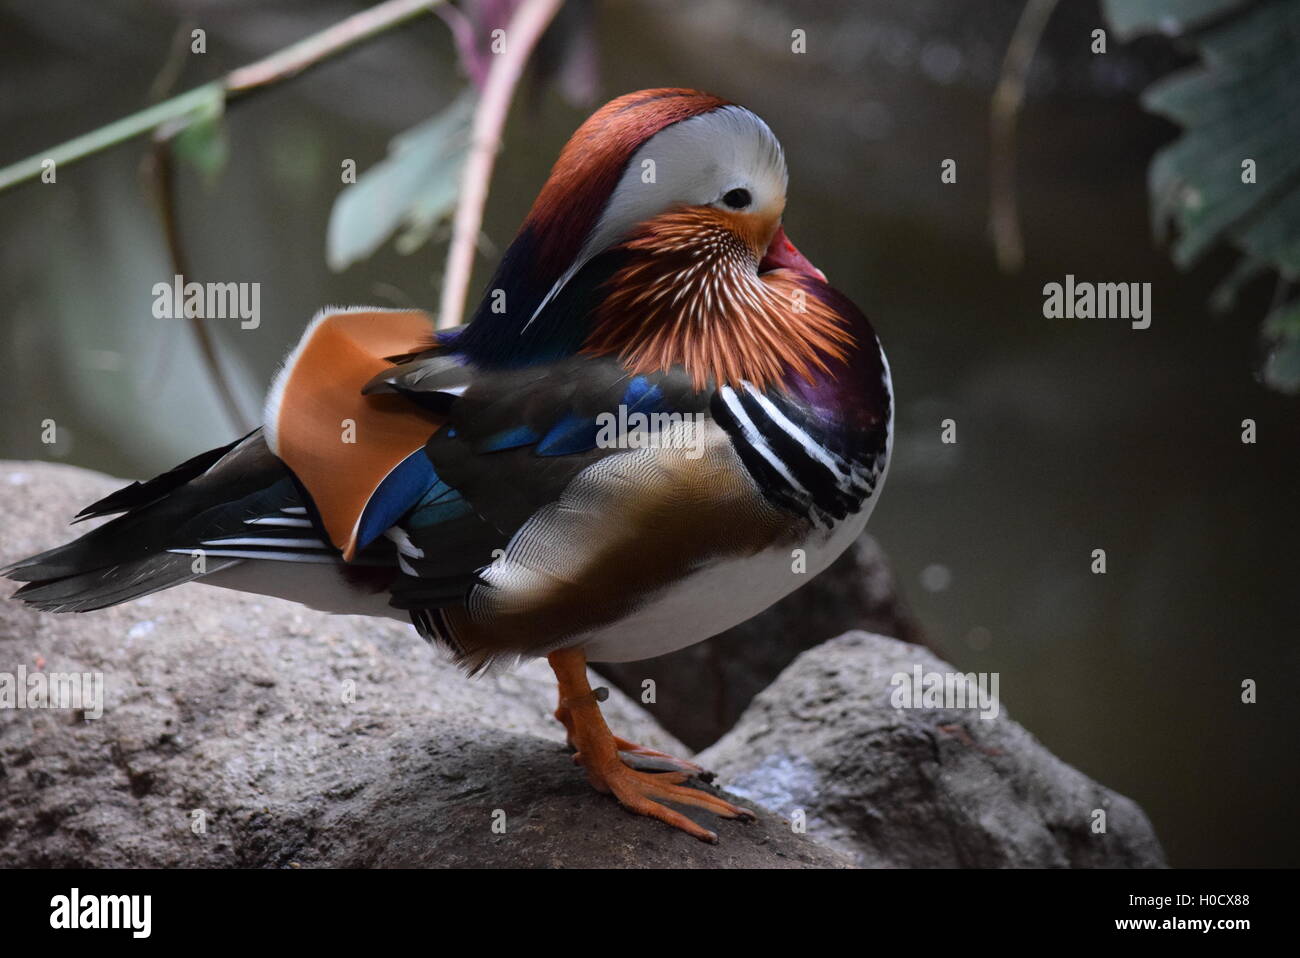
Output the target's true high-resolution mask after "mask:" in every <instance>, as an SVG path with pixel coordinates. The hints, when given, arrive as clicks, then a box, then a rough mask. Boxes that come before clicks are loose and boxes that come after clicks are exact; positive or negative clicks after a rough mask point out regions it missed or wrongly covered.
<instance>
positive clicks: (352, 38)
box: [0, 0, 445, 191]
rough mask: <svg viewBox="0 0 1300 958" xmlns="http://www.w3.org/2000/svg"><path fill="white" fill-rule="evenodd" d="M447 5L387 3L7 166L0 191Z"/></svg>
mask: <svg viewBox="0 0 1300 958" xmlns="http://www.w3.org/2000/svg"><path fill="white" fill-rule="evenodd" d="M443 2H445V0H386V2H385V3H380V4H378V5H376V6H374V7H371V8H370V9H369V10H362V11H361V12H360V13H356V14H353V15H352V16H350V17H348V18H347V19H345V20H340V21H339V22H338V23H336V24H334V25H333V26H331V27H326V28H325V29H324V30H322V31H321V32H319V33H316V34H313V35H312V36H310V37H307V38H306V39H304V40H300V41H298V42H297V43H295V44H293V45H291V46H288V47H285V48H284V49H283V50H280V51H278V52H277V53H273V54H271V55H270V56H269V57H266V58H265V59H262V60H258V61H257V62H256V63H251V64H249V65H248V66H244V67H240V68H239V69H237V70H232V71H231V72H230V73H227V74H226V75H225V76H224V77H222V78H221V79H219V80H214V81H212V82H211V83H206V84H204V85H203V86H201V87H198V88H196V89H193V90H190V91H189V92H188V93H182V94H180V95H179V96H175V97H172V98H171V99H170V100H164V101H163V102H162V103H159V104H156V105H155V106H151V107H148V108H146V109H144V110H141V111H139V112H138V113H133V114H131V115H130V116H127V117H123V118H122V119H120V120H117V121H115V122H113V123H110V124H108V125H107V126H102V127H100V128H99V129H97V130H93V131H91V132H90V133H86V134H83V135H82V136H79V137H77V138H76V139H72V140H68V141H67V142H66V143H60V144H59V145H58V146H56V147H54V148H52V149H49V150H44V151H42V152H40V153H37V154H36V155H34V156H29V157H27V159H25V160H19V161H18V162H17V163H14V164H11V165H10V166H6V167H4V168H3V169H0V191H3V190H6V189H8V188H9V187H11V186H15V185H16V184H18V183H22V182H24V181H25V180H30V179H32V178H33V177H36V176H39V175H40V173H41V170H42V168H43V167H42V165H43V164H44V162H45V161H46V160H53V161H54V162H55V164H56V166H62V165H63V164H65V163H72V162H74V161H76V160H80V159H84V158H85V157H87V156H91V155H92V154H94V153H98V152H100V151H101V150H106V149H108V148H109V147H112V146H116V145H117V144H119V143H123V142H125V141H127V140H130V139H132V138H134V137H137V136H141V135H143V134H145V133H148V132H149V131H150V130H153V129H155V128H157V127H159V126H161V125H163V124H165V123H176V124H177V127H178V128H179V127H183V126H184V122H178V121H186V122H188V119H189V118H190V117H191V115H193V114H195V113H196V112H197V111H199V110H200V109H201V108H202V107H203V106H204V105H206V104H208V103H210V102H211V101H212V97H213V96H215V95H218V93H220V94H222V95H224V96H225V98H226V99H227V101H231V100H235V99H237V98H238V97H240V96H243V95H245V94H247V93H251V92H253V91H254V90H258V89H261V88H263V87H266V86H270V85H271V84H274V83H279V82H281V81H283V80H288V79H290V78H292V77H295V76H297V75H298V74H300V73H302V72H303V71H304V70H306V69H308V68H310V67H313V66H316V65H317V64H319V63H323V62H325V61H326V60H328V59H330V58H331V57H334V56H337V55H338V54H340V53H342V52H343V51H345V50H348V49H350V48H351V47H354V46H356V45H357V44H359V43H363V42H365V41H366V40H369V39H371V38H372V37H374V36H377V35H378V34H380V33H382V32H384V31H385V30H389V29H391V28H393V27H396V26H399V25H401V24H403V23H405V22H406V21H408V20H410V19H412V18H413V17H415V16H416V15H418V14H420V13H423V12H425V11H427V10H431V9H432V8H433V7H435V6H437V5H438V4H440V3H443Z"/></svg>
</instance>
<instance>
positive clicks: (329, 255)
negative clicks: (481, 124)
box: [325, 90, 476, 272]
mask: <svg viewBox="0 0 1300 958" xmlns="http://www.w3.org/2000/svg"><path fill="white" fill-rule="evenodd" d="M475 101H476V96H475V94H474V92H473V90H466V91H465V92H463V93H462V94H461V95H460V96H459V97H457V98H456V100H455V101H454V102H452V104H451V105H450V106H448V107H447V108H446V109H445V110H443V111H442V112H441V113H439V114H438V115H437V116H434V117H432V118H431V119H428V120H426V121H424V122H423V123H421V124H419V125H418V126H415V127H412V128H411V129H409V130H407V131H406V132H405V133H402V134H400V135H399V136H397V137H395V138H394V139H393V142H392V144H391V146H390V147H389V154H388V156H387V157H386V158H385V159H383V160H381V161H380V162H378V163H376V164H375V165H374V166H372V167H371V168H370V169H368V170H367V171H366V172H365V173H363V174H362V175H361V176H360V177H358V178H357V182H356V183H354V184H352V185H350V186H347V187H345V188H344V190H343V192H341V193H340V194H339V195H338V198H337V199H336V200H335V201H334V208H333V209H332V210H331V211H330V222H329V229H328V231H327V234H326V242H325V246H326V253H325V258H326V261H327V262H328V263H329V267H330V269H332V270H335V271H336V272H337V271H341V270H344V269H346V268H347V267H348V266H350V265H351V264H352V263H355V262H356V261H357V260H360V259H364V258H365V257H367V256H370V255H371V254H372V253H374V251H375V250H377V249H378V248H379V247H380V246H381V245H383V243H384V241H385V240H387V239H388V238H389V237H390V236H392V235H393V234H394V233H395V232H397V231H398V230H399V229H401V230H402V231H403V232H402V233H401V235H400V236H398V237H397V240H396V246H397V249H398V251H399V252H401V253H404V254H405V253H410V252H413V251H414V250H416V249H418V248H419V247H420V246H421V245H422V244H423V243H424V242H425V241H426V240H427V239H428V238H429V234H430V233H431V232H432V231H433V229H434V227H436V226H437V225H438V223H440V222H441V221H442V220H443V219H445V218H446V217H447V215H448V214H449V213H450V212H451V211H452V209H454V207H455V205H456V197H457V194H458V193H459V191H460V177H461V170H462V169H463V167H464V165H465V156H466V154H467V153H468V151H469V140H470V124H471V121H472V119H473V116H474V104H475Z"/></svg>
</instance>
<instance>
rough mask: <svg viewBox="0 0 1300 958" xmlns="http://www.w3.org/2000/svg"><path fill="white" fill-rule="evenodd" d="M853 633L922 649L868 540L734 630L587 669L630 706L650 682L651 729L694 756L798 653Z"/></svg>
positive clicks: (915, 627) (889, 570)
mask: <svg viewBox="0 0 1300 958" xmlns="http://www.w3.org/2000/svg"><path fill="white" fill-rule="evenodd" d="M855 629H861V630H863V631H866V632H878V633H880V634H881V635H892V636H897V637H898V638H900V639H903V640H904V641H907V642H918V643H920V642H922V641H923V639H922V634H921V629H920V626H918V625H917V623H916V621H915V620H914V619H913V618H912V614H911V612H910V611H909V610H908V608H907V606H906V604H905V603H904V601H903V600H902V598H901V597H900V595H899V591H898V584H897V582H896V580H895V578H894V572H893V569H892V568H890V565H889V560H888V559H886V558H885V554H884V553H883V552H882V551H881V549H880V546H878V545H877V544H876V540H875V539H873V538H871V536H869V535H863V536H862V537H861V538H859V539H858V540H857V542H855V543H854V544H853V545H852V547H850V548H849V549H847V550H846V551H845V553H844V554H843V555H842V556H840V557H839V558H838V559H836V560H835V561H834V562H833V563H831V566H830V568H828V569H827V570H826V571H824V572H823V573H822V574H821V575H819V576H817V577H816V578H815V579H813V580H812V581H811V582H809V583H808V584H807V585H805V586H802V587H801V588H800V589H798V590H797V591H796V592H792V593H791V594H790V595H788V596H786V597H785V598H784V599H782V600H781V601H780V602H778V603H777V604H776V605H774V606H772V607H771V608H770V609H768V610H767V611H766V612H764V613H762V614H761V615H757V616H755V617H754V618H752V619H750V620H749V621H748V622H742V623H741V624H740V625H738V626H736V627H735V628H734V629H728V630H727V631H726V632H723V633H722V634H721V635H717V636H714V637H713V638H712V639H710V640H709V641H707V642H700V643H697V644H696V645H691V646H687V647H686V648H684V649H681V650H679V651H677V652H673V653H672V654H670V655H663V656H660V657H659V658H656V659H648V660H646V661H643V662H618V663H598V664H597V665H596V666H595V669H596V671H597V672H599V673H600V674H601V675H604V676H606V677H607V678H608V679H609V680H610V681H611V682H613V683H614V684H615V685H616V686H618V687H619V688H620V689H622V690H623V691H624V692H626V693H627V694H628V695H631V696H633V697H636V698H640V695H641V689H642V688H643V686H642V684H641V683H642V682H644V681H645V680H646V679H651V680H653V681H654V683H655V688H656V689H657V690H659V691H662V692H664V694H662V695H659V696H658V701H657V702H656V703H655V705H654V708H653V711H654V715H655V718H656V719H658V720H659V724H660V725H662V726H663V727H664V728H665V729H667V730H668V731H670V732H672V734H674V735H676V736H677V737H678V738H680V739H681V740H682V741H683V742H685V743H686V744H687V745H689V746H690V747H691V748H695V749H700V748H704V747H705V746H706V745H709V744H711V743H713V742H716V741H717V740H718V739H719V738H721V737H722V735H723V734H724V733H725V732H727V731H728V730H729V729H731V728H732V727H733V726H734V725H735V724H736V720H737V719H739V718H740V714H741V713H742V712H744V711H745V709H746V707H748V705H749V703H750V701H751V700H752V699H753V698H754V696H755V695H757V694H758V693H759V692H761V691H762V690H763V689H765V688H767V687H768V686H769V685H770V684H771V683H772V680H773V679H775V678H776V677H777V676H778V675H780V674H781V670H782V669H784V668H785V667H786V666H787V665H789V664H790V663H791V662H792V661H794V658H795V656H797V655H798V654H799V653H800V652H803V651H805V650H807V649H811V648H812V647H813V646H816V645H819V644H821V643H822V642H824V641H826V639H828V638H830V637H831V636H833V635H840V634H841V633H844V632H849V631H852V630H855Z"/></svg>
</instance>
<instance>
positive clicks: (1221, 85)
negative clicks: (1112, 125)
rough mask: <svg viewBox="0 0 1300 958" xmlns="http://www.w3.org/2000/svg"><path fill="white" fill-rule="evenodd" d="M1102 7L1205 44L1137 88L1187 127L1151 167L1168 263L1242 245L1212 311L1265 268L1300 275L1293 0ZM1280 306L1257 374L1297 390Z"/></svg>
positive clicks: (1147, 102) (1115, 16) (1132, 22)
mask: <svg viewBox="0 0 1300 958" xmlns="http://www.w3.org/2000/svg"><path fill="white" fill-rule="evenodd" d="M1105 10H1106V13H1107V15H1108V16H1109V17H1110V18H1111V19H1110V22H1111V25H1112V27H1113V28H1114V29H1116V30H1117V31H1119V32H1121V33H1124V32H1125V31H1128V32H1129V35H1131V34H1132V33H1141V32H1149V31H1151V30H1156V29H1161V30H1164V31H1165V32H1172V33H1177V34H1186V35H1187V36H1188V38H1189V40H1190V41H1191V43H1192V45H1193V46H1194V47H1195V49H1196V50H1197V52H1198V53H1199V54H1200V58H1201V63H1200V64H1199V65H1198V66H1196V67H1193V68H1191V69H1187V70H1182V71H1179V72H1177V73H1174V74H1172V75H1170V76H1168V77H1165V78H1164V79H1162V80H1160V81H1158V82H1156V83H1154V84H1152V86H1151V87H1149V88H1148V89H1147V90H1146V91H1145V92H1144V93H1143V95H1142V104H1143V106H1145V107H1146V108H1147V109H1148V110H1150V111H1151V112H1153V113H1158V114H1160V115H1161V116H1165V117H1167V118H1169V119H1170V120H1172V121H1173V122H1175V123H1178V124H1180V125H1181V126H1182V127H1183V133H1182V136H1180V137H1179V138H1178V139H1177V140H1175V141H1174V142H1173V143H1172V144H1170V145H1169V146H1167V147H1165V148H1164V149H1162V150H1160V151H1159V152H1158V153H1157V154H1156V155H1155V157H1154V158H1153V159H1152V161H1151V167H1150V169H1149V171H1148V185H1149V187H1150V196H1151V218H1152V226H1153V229H1154V231H1155V233H1156V236H1157V238H1160V239H1163V238H1164V237H1165V234H1166V232H1167V230H1168V228H1169V227H1170V226H1172V227H1173V228H1174V230H1175V232H1176V233H1177V238H1176V240H1175V241H1174V243H1173V245H1172V249H1171V255H1172V257H1173V260H1174V262H1175V263H1176V264H1177V265H1178V266H1179V267H1180V268H1182V269H1187V268H1189V267H1191V266H1192V265H1194V264H1195V263H1196V262H1198V261H1199V260H1200V259H1201V257H1203V256H1204V255H1205V254H1206V253H1208V252H1209V251H1211V250H1212V249H1214V248H1215V247H1217V246H1219V245H1221V244H1223V243H1231V244H1232V245H1234V246H1236V247H1237V248H1238V249H1239V250H1240V251H1241V252H1242V253H1243V261H1242V262H1241V263H1239V264H1238V266H1237V268H1236V269H1235V270H1234V271H1233V273H1232V274H1231V275H1230V276H1229V277H1228V278H1227V280H1225V281H1224V283H1223V284H1222V285H1221V286H1220V287H1219V288H1218V289H1217V290H1215V292H1214V294H1213V295H1212V298H1211V305H1212V307H1214V308H1217V309H1221V308H1228V307H1230V306H1231V304H1232V303H1233V302H1234V301H1235V298H1236V294H1237V290H1238V289H1239V288H1240V287H1241V286H1242V285H1244V284H1245V283H1246V282H1249V281H1250V280H1252V279H1254V278H1255V277H1257V276H1259V275H1260V274H1262V273H1263V272H1266V271H1268V270H1276V271H1277V272H1278V273H1280V274H1281V275H1282V276H1283V277H1284V278H1286V279H1288V280H1295V279H1296V278H1297V277H1300V0H1273V2H1263V3H1255V4H1249V5H1242V4H1241V3H1239V2H1236V0H1144V2H1140V0H1106V4H1105ZM1248 166H1249V167H1252V168H1253V175H1254V182H1245V181H1244V177H1245V169H1246V167H1248ZM1290 309H1293V307H1284V308H1283V310H1290ZM1283 310H1279V311H1277V312H1275V313H1274V314H1273V315H1272V316H1270V317H1269V320H1268V324H1267V325H1266V329H1265V335H1267V336H1269V337H1271V338H1272V339H1273V340H1274V341H1275V342H1276V344H1277V348H1275V349H1274V351H1273V353H1272V355H1271V356H1270V357H1269V360H1268V363H1267V365H1266V369H1265V375H1264V378H1265V381H1266V382H1268V383H1269V384H1270V385H1273V386H1274V387H1275V388H1282V389H1287V390H1288V391H1292V390H1293V389H1294V388H1295V387H1294V386H1293V385H1290V384H1292V383H1293V382H1294V381H1295V380H1294V373H1295V372H1296V366H1295V363H1296V361H1297V357H1296V350H1297V349H1300V331H1292V330H1291V327H1289V326H1287V327H1286V331H1285V332H1282V333H1278V332H1277V331H1276V327H1277V324H1278V323H1280V322H1282V320H1281V319H1279V318H1278V317H1279V313H1281V312H1283ZM1286 315H1287V316H1290V315H1292V314H1291V313H1290V312H1287V313H1286ZM1270 330H1273V331H1270Z"/></svg>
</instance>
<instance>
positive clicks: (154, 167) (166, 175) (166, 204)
mask: <svg viewBox="0 0 1300 958" xmlns="http://www.w3.org/2000/svg"><path fill="white" fill-rule="evenodd" d="M160 132H161V131H160ZM144 172H145V174H146V175H147V176H148V177H149V180H150V182H151V183H152V186H153V191H154V197H155V200H156V201H157V204H158V215H159V217H161V219H162V228H163V238H164V239H165V240H166V243H167V253H168V255H169V256H170V258H171V264H172V274H173V275H175V276H189V275H190V271H189V263H188V262H187V261H186V258H185V251H184V247H183V246H182V244H181V235H180V220H179V217H178V216H177V213H176V160H175V157H174V156H173V154H172V142H171V137H170V135H167V134H166V133H161V135H159V136H157V137H156V138H155V140H154V145H153V152H152V153H151V154H150V156H149V158H148V160H147V161H146V164H145V166H144ZM185 318H186V320H187V322H188V323H189V327H190V331H191V332H192V333H193V334H194V340H195V342H196V343H197V344H198V347H199V357H200V359H201V360H202V361H203V365H204V366H205V367H207V370H208V377H209V378H210V379H211V380H212V386H213V388H214V389H216V391H217V397H218V398H219V399H220V400H221V405H222V408H223V409H224V410H225V413H226V418H227V419H228V420H229V421H230V425H231V426H233V427H234V429H235V430H236V431H237V432H238V433H240V434H241V435H242V434H244V433H246V432H248V431H249V430H251V429H252V428H253V426H252V424H251V423H250V422H249V421H248V419H247V418H246V417H245V416H244V411H243V409H242V408H241V407H240V405H239V401H238V399H237V398H236V397H235V390H234V389H233V388H232V387H231V385H230V380H229V379H227V378H226V373H225V370H224V369H223V368H222V365H221V357H220V355H219V353H218V351H217V344H216V343H215V342H214V341H213V339H212V333H211V332H210V331H209V329H208V325H207V323H205V322H204V321H203V318H202V317H201V316H194V315H187V316H186V317H185Z"/></svg>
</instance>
